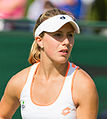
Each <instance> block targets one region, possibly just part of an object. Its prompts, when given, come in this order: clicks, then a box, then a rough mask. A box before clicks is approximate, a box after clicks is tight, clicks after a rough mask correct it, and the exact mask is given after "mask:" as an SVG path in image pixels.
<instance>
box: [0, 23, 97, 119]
mask: <svg viewBox="0 0 107 119" xmlns="http://www.w3.org/2000/svg"><path fill="white" fill-rule="evenodd" d="M35 40H36V41H37V43H38V45H39V46H40V47H41V49H42V50H41V59H40V65H39V67H38V70H37V72H36V74H35V75H34V78H35V79H36V80H34V82H33V85H32V89H31V91H32V100H33V101H34V102H35V103H37V104H40V105H48V104H51V103H52V102H53V101H54V100H55V99H56V97H57V96H58V94H59V91H60V89H61V86H62V83H63V80H64V77H65V72H66V71H67V66H68V58H69V55H70V53H71V50H72V48H73V45H74V29H73V28H72V26H71V25H70V24H69V23H67V24H66V25H64V26H63V27H62V28H61V29H59V30H58V31H57V32H54V33H45V34H44V37H43V38H41V37H39V36H38V37H36V38H35ZM62 49H67V51H68V52H67V53H62V52H59V51H60V50H62ZM29 70H30V67H28V68H26V69H24V70H22V71H21V72H19V73H18V74H16V75H15V76H13V77H12V78H11V79H10V81H9V82H8V84H7V87H6V89H5V92H4V95H3V97H2V99H1V102H0V119H11V118H12V116H13V114H14V113H15V111H16V110H17V108H18V107H19V105H20V103H19V99H20V93H21V91H22V89H23V87H24V84H25V82H26V78H27V76H28V72H29ZM82 82H83V83H82ZM80 84H81V85H80ZM40 89H41V90H40ZM13 90H14V91H13ZM73 100H74V103H75V106H76V107H77V119H96V118H97V111H98V95H97V91H96V87H95V84H94V82H93V80H92V79H91V77H90V76H89V75H88V74H87V73H86V72H85V71H83V70H82V69H79V70H78V71H77V73H76V75H75V78H74V84H73ZM2 110H3V111H2Z"/></svg>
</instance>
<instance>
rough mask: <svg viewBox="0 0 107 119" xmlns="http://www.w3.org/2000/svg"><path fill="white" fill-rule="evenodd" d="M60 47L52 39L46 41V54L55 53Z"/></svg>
mask: <svg viewBox="0 0 107 119" xmlns="http://www.w3.org/2000/svg"><path fill="white" fill-rule="evenodd" d="M57 47H58V41H56V40H54V39H52V38H50V39H45V41H44V50H45V51H46V52H50V53H52V52H54V51H55V50H56V49H57Z"/></svg>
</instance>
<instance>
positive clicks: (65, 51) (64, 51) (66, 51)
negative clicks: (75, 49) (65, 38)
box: [59, 49, 68, 54]
mask: <svg viewBox="0 0 107 119" xmlns="http://www.w3.org/2000/svg"><path fill="white" fill-rule="evenodd" d="M59 52H61V53H65V54H68V49H62V50H60V51H59Z"/></svg>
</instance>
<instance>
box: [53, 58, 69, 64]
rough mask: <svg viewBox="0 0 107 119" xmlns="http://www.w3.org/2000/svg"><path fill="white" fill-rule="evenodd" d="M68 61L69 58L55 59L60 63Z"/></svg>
mask: <svg viewBox="0 0 107 119" xmlns="http://www.w3.org/2000/svg"><path fill="white" fill-rule="evenodd" d="M67 61H68V59H65V58H63V59H58V60H55V62H57V63H59V64H64V63H66V62H67Z"/></svg>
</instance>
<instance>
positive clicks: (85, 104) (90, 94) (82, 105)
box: [73, 69, 98, 119]
mask: <svg viewBox="0 0 107 119" xmlns="http://www.w3.org/2000/svg"><path fill="white" fill-rule="evenodd" d="M73 94H74V100H75V103H76V104H77V119H97V112H98V94H97V90H96V86H95V84H94V82H93V80H92V79H91V77H90V76H89V75H88V74H87V73H86V72H84V71H83V70H81V69H80V70H79V71H78V72H77V75H76V77H75V82H74V93H73Z"/></svg>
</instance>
